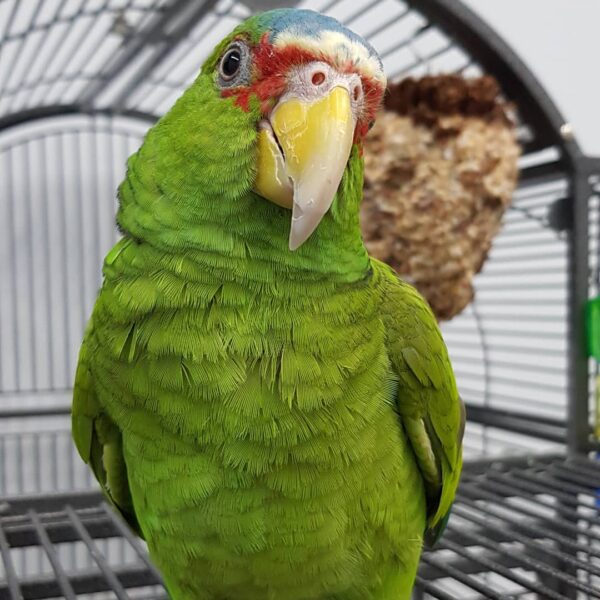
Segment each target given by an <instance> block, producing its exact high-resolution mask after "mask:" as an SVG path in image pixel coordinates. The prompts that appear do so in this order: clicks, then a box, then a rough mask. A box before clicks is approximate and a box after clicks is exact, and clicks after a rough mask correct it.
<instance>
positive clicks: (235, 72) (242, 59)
mask: <svg viewBox="0 0 600 600" xmlns="http://www.w3.org/2000/svg"><path fill="white" fill-rule="evenodd" d="M250 58H251V56H250V50H249V48H248V46H246V44H244V43H243V42H241V41H239V40H237V41H235V42H233V43H231V44H230V45H229V47H228V48H227V50H225V53H224V54H223V56H222V57H221V60H220V61H219V69H218V80H217V82H218V84H219V86H220V87H222V88H229V87H237V86H240V85H247V84H248V83H250Z"/></svg>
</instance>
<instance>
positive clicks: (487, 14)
mask: <svg viewBox="0 0 600 600" xmlns="http://www.w3.org/2000/svg"><path fill="white" fill-rule="evenodd" d="M463 1H464V2H465V4H467V5H469V6H470V7H471V8H472V9H474V10H476V11H477V12H478V13H479V14H480V15H481V16H482V17H483V18H484V19H485V20H486V21H487V22H488V23H489V24H490V25H492V26H493V27H494V28H495V29H496V30H497V31H498V32H499V33H500V34H501V35H502V36H503V37H504V38H505V40H506V41H507V42H508V43H509V44H511V46H512V47H513V48H514V49H515V50H516V51H517V53H518V54H519V55H520V56H521V58H522V59H523V60H524V61H525V62H526V63H527V64H528V66H529V67H530V68H531V69H532V70H533V72H534V73H535V74H536V76H537V77H538V78H539V79H540V81H541V83H542V84H543V85H544V87H545V88H546V90H547V91H548V92H549V94H550V96H551V97H552V98H553V99H554V101H555V102H556V104H557V105H558V107H559V109H560V110H561V111H562V113H563V115H564V116H565V118H566V119H567V120H568V121H570V122H571V123H572V124H573V127H574V128H575V134H576V135H577V138H578V139H579V143H580V144H581V145H582V147H583V149H584V150H585V151H586V152H587V153H588V154H592V155H598V156H600V65H599V62H600V0H463Z"/></svg>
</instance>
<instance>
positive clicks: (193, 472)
mask: <svg viewBox="0 0 600 600" xmlns="http://www.w3.org/2000/svg"><path fill="white" fill-rule="evenodd" d="M385 86H386V78H385V75H384V71H383V66H382V62H381V59H380V58H379V56H378V54H377V52H376V51H375V50H374V49H373V47H372V46H371V45H370V44H369V43H367V42H366V41H365V40H364V39H363V38H361V37H360V36H359V35H357V34H355V33H354V32H352V31H350V30H349V29H347V28H346V27H344V26H343V25H341V24H340V23H339V22H338V21H337V20H335V19H333V18H332V17H329V16H325V15H322V14H320V13H317V12H313V11H310V10H304V9H276V10H272V11H268V12H264V13H259V14H255V15H252V16H251V17H250V18H248V19H247V20H245V21H244V22H242V23H241V24H239V25H238V26H237V27H236V28H235V29H234V30H233V31H232V32H231V33H230V34H229V35H228V36H227V37H226V38H225V39H223V40H222V42H220V43H219V44H218V45H217V46H216V48H215V49H214V50H213V51H212V52H211V54H210V56H208V58H207V59H206V60H205V62H204V63H203V65H202V67H201V69H200V72H199V75H198V76H197V78H196V79H195V80H194V81H193V83H192V84H191V85H190V86H189V88H187V89H186V90H185V91H184V92H183V94H182V95H181V96H180V97H179V99H177V100H176V102H175V103H174V105H173V106H172V108H171V109H170V110H169V111H168V112H167V113H166V114H165V115H164V116H162V117H161V118H160V119H159V120H158V121H157V123H156V124H154V125H153V126H152V127H151V128H150V129H149V131H148V132H147V134H146V136H145V138H144V140H143V142H142V144H141V146H140V148H139V149H138V151H137V152H135V153H134V154H133V155H132V156H130V157H129V159H128V161H127V172H126V175H125V177H124V180H123V181H122V183H121V184H120V186H119V189H118V200H119V206H118V210H117V216H116V220H117V225H118V229H119V231H120V234H121V237H120V239H119V241H118V242H117V243H116V245H115V246H114V247H113V248H112V249H111V250H110V251H109V253H108V254H107V255H106V257H105V259H104V262H103V282H102V286H101V288H100V290H99V292H98V297H97V299H96V303H95V305H94V308H93V311H92V314H91V317H90V319H89V322H88V325H87V327H86V330H85V333H84V338H83V343H82V346H81V349H80V353H79V360H78V365H77V369H76V372H75V380H74V386H73V389H74V391H73V405H72V433H73V438H74V442H75V445H76V448H77V450H78V452H79V454H80V455H81V457H82V459H83V461H85V462H86V463H87V464H88V465H89V466H90V468H91V470H92V471H93V473H94V475H95V477H96V479H97V480H98V483H99V485H100V487H101V489H102V491H103V492H104V494H105V496H106V498H107V499H108V501H109V503H110V504H111V505H112V507H114V509H115V510H116V511H117V512H118V513H119V514H120V515H121V516H122V517H123V519H124V520H125V521H126V522H127V523H128V524H129V526H130V527H131V529H132V530H133V531H134V532H136V533H137V534H138V535H139V536H140V537H141V538H143V539H144V540H145V542H146V544H147V548H148V551H149V554H150V557H151V559H152V560H153V562H154V563H155V564H156V565H157V568H158V569H159V571H160V573H161V575H162V577H163V579H164V582H165V585H166V588H167V590H168V593H169V595H170V597H171V598H172V599H173V600H192V599H193V600H404V599H408V598H409V597H410V595H411V590H412V588H413V586H414V583H415V579H416V574H417V568H418V564H419V561H420V556H421V553H422V551H423V548H424V546H425V545H427V544H428V543H433V542H434V541H435V540H436V539H437V538H439V536H440V535H441V533H442V531H443V530H444V527H445V525H446V522H447V519H448V515H449V512H450V510H451V506H452V504H453V501H454V497H455V493H456V489H457V486H458V482H459V478H460V472H461V467H462V451H461V446H462V435H463V428H464V409H463V405H462V402H461V399H460V396H459V393H458V391H457V385H456V381H455V378H454V374H453V370H452V366H451V363H450V358H449V354H448V350H447V348H446V346H445V343H444V340H443V338H442V335H441V332H440V330H439V328H438V325H437V322H436V319H435V317H434V316H433V314H432V312H431V310H430V308H429V306H428V305H427V303H426V302H425V300H424V299H423V298H422V297H421V296H420V295H419V294H418V292H417V291H416V290H415V289H414V288H413V287H411V285H409V284H408V283H405V282H403V281H402V280H400V279H399V277H398V276H397V275H396V274H395V272H394V271H393V270H392V269H391V268H390V267H388V266H387V265H385V264H384V263H381V262H378V261H377V260H375V259H372V258H370V257H369V255H368V253H367V251H366V249H365V246H364V244H363V241H362V239H361V233H360V223H359V206H360V201H361V197H362V185H363V159H362V141H363V139H364V136H365V135H366V133H367V132H368V130H369V128H370V126H371V125H372V123H373V121H374V118H375V114H376V112H377V110H378V107H379V106H380V103H381V100H382V96H383V94H384V91H385Z"/></svg>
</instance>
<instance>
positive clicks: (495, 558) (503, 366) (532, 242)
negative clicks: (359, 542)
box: [0, 0, 600, 600]
mask: <svg viewBox="0 0 600 600" xmlns="http://www.w3.org/2000/svg"><path fill="white" fill-rule="evenodd" d="M273 4H275V3H273ZM298 6H301V7H304V8H313V9H315V10H319V11H321V12H324V13H327V14H330V15H332V16H334V17H336V18H337V19H338V20H340V21H341V22H342V23H344V24H345V25H347V26H348V27H350V28H351V29H353V30H354V31H356V32H357V33H359V34H360V35H362V36H363V37H365V38H366V39H368V40H369V41H370V42H371V43H372V44H373V46H374V47H375V48H376V49H377V50H378V51H379V53H380V55H381V57H382V60H383V63H384V67H385V70H386V72H387V74H388V76H389V77H390V79H391V80H399V79H402V78H404V77H407V76H422V75H425V74H438V73H448V72H456V73H460V74H463V75H465V76H471V75H480V74H482V73H491V74H492V75H494V76H495V77H496V78H497V79H498V81H499V82H500V85H501V86H502V88H503V90H504V93H505V94H506V96H507V98H508V99H509V100H511V101H514V102H515V103H516V106H517V108H518V116H519V126H518V131H519V140H520V142H521V144H522V145H523V148H524V154H523V157H522V159H521V161H520V169H521V175H520V184H519V188H518V190H517V192H516V194H515V197H514V202H513V204H512V206H511V208H510V209H509V211H508V213H507V215H506V217H505V220H504V227H503V229H502V232H501V234H500V235H499V236H498V237H497V238H496V240H495V242H494V245H493V247H492V250H491V252H490V256H489V259H488V261H487V262H486V264H485V268H484V270H483V272H482V273H481V274H479V275H478V276H477V277H476V279H475V288H476V297H475V299H474V301H473V302H472V304H471V305H470V306H469V307H468V308H467V309H466V310H465V311H464V313H463V314H461V315H460V316H458V317H456V318H454V319H453V320H452V321H450V322H449V323H446V324H444V325H443V332H444V336H445V339H446V341H447V344H448V347H449V350H450V354H451V358H452V361H453V365H454V367H455V371H456V375H457V380H458V384H459V389H460V393H461V395H462V397H463V398H464V400H465V402H466V404H467V408H468V417H469V421H468V424H467V431H466V436H465V458H466V459H467V460H468V461H469V464H468V465H467V466H466V468H465V475H464V478H463V483H462V486H461V489H460V494H459V500H458V502H457V505H456V509H455V511H454V514H453V517H452V519H451V521H450V525H449V530H448V534H447V535H446V536H445V537H444V539H443V541H442V543H441V545H440V546H439V549H437V550H435V551H433V552H430V553H427V554H426V555H425V556H424V559H423V564H422V566H421V570H420V574H419V579H418V591H417V592H416V594H417V595H416V597H418V598H430V597H431V598H442V599H447V598H461V599H465V600H469V599H471V598H472V599H475V598H515V599H516V598H526V599H529V598H540V599H546V598H596V597H600V593H599V592H598V589H599V587H600V580H599V579H598V576H599V574H600V562H599V560H600V517H599V516H598V513H597V504H598V492H597V489H598V488H600V469H599V468H598V465H597V464H596V462H595V460H590V459H588V458H586V453H587V452H589V451H590V450H592V449H593V446H592V445H590V435H589V434H590V415H591V414H592V408H593V402H594V400H593V399H594V385H595V383H594V381H595V380H594V377H593V375H594V374H595V372H596V368H597V366H596V365H595V364H592V363H589V362H588V360H587V358H586V356H585V352H584V322H583V310H582V309H583V305H584V303H585V301H586V300H587V299H588V297H589V296H593V295H595V294H597V293H598V276H597V271H598V264H599V263H598V253H599V251H600V250H599V246H598V234H599V227H598V219H599V195H600V160H598V159H592V158H588V157H585V156H583V155H582V153H581V151H580V149H579V147H578V145H577V143H576V141H575V140H574V138H573V135H572V132H571V130H570V128H569V126H568V124H566V123H564V121H563V119H562V118H561V116H560V114H559V113H558V111H557V110H556V108H555V107H554V105H553V104H552V102H551V100H550V99H549V98H548V97H547V95H546V94H545V93H544V91H543V90H542V88H541V87H540V86H539V84H538V83H537V81H536V80H535V79H534V78H533V77H532V76H531V74H530V73H529V72H528V71H527V69H526V68H525V67H524V66H523V65H522V63H521V62H520V61H519V59H518V57H516V56H515V54H514V53H513V52H512V51H511V50H510V48H508V47H507V46H506V44H504V43H503V42H502V40H501V39H499V38H498V36H497V35H496V34H495V33H494V32H493V31H492V30H491V29H490V28H489V27H488V26H487V25H485V24H484V23H482V22H481V20H479V19H478V18H477V17H476V16H474V15H473V14H472V13H471V12H470V11H469V10H467V9H466V8H465V7H463V6H462V5H461V3H460V2H457V1H456V0H419V1H416V0H415V1H414V2H413V1H408V0H404V1H403V0H329V1H323V0H307V1H305V2H301V3H300V4H299V5H298ZM267 7H270V4H269V2H268V0H249V1H248V2H247V3H246V4H242V3H238V2H235V1H232V0H219V1H216V0H203V1H190V0H28V1H27V2H18V1H17V0H0V54H1V57H2V60H0V172H1V176H0V190H1V191H0V194H1V197H2V202H0V228H1V229H0V231H1V235H0V282H1V285H0V497H4V498H6V501H5V502H4V503H3V504H1V505H0V556H1V557H2V565H3V566H0V599H1V598H20V597H23V598H50V597H58V596H59V597H65V598H72V597H75V596H76V595H77V596H80V595H82V596H83V597H90V598H92V597H94V598H104V597H110V598H113V597H115V596H116V597H117V598H128V597H130V598H163V597H166V595H165V592H164V590H163V589H162V588H161V587H160V579H159V576H158V574H157V573H156V571H155V570H154V569H153V567H152V566H151V565H150V563H149V562H148V559H147V557H146V554H145V551H144V549H143V547H142V546H141V545H140V542H139V541H137V540H136V539H135V538H134V537H133V536H132V535H131V534H130V533H129V531H128V530H127V529H126V528H125V527H124V526H123V524H122V523H121V522H120V521H119V520H118V519H117V518H116V517H115V516H114V515H113V514H112V513H111V511H110V510H109V509H108V508H107V507H106V505H105V504H103V502H102V499H101V497H100V496H99V494H98V492H97V491H96V490H97V488H96V484H95V482H94V480H93V478H92V477H91V475H90V473H89V471H88V470H87V468H86V467H85V466H84V465H83V464H82V463H81V461H80V460H79V458H78V457H77V456H76V453H75V451H74V448H73V446H72V443H71V437H70V431H69V405H70V397H71V386H72V379H73V372H74V367H75V363H76V358H77V352H78V348H79V344H80V341H81V339H82V336H83V330H84V327H85V323H86V320H87V318H88V315H89V314H90V312H91V309H92V306H93V302H94V299H95V296H96V293H97V290H98V287H99V285H100V267H101V264H102V258H103V256H104V255H105V254H106V252H107V251H108V250H109V249H110V247H111V246H112V245H113V244H114V242H115V241H116V239H117V233H116V231H115V227H114V214H115V210H116V200H115V190H116V188H117V185H118V183H119V182H120V181H121V180H122V178H123V176H124V172H125V163H126V159H127V157H128V156H129V155H130V154H132V153H133V152H134V151H135V150H136V149H137V148H138V147H139V145H140V143H141V141H142V139H143V136H144V134H145V131H146V130H147V129H148V127H149V126H150V125H151V124H152V123H154V122H155V120H156V119H157V118H158V117H159V116H160V115H161V114H163V113H164V112H165V111H166V110H167V109H168V108H169V107H170V106H171V105H172V104H173V102H174V101H175V99H176V98H177V97H178V96H179V95H180V94H181V92H182V91H183V90H184V89H185V88H186V87H187V86H188V85H189V84H190V83H191V82H192V81H193V80H194V78H195V76H196V75H197V73H198V71H199V68H200V66H201V64H202V62H203V61H204V59H205V58H206V57H207V55H208V53H209V52H210V51H211V50H212V48H213V47H214V46H215V44H216V43H217V42H218V41H219V40H220V39H221V38H222V37H223V36H224V35H225V34H227V33H228V32H229V31H230V30H231V29H232V28H233V27H234V26H235V25H236V24H238V23H239V22H240V21H241V20H243V19H244V18H246V17H247V16H249V15H250V14H251V13H252V11H253V10H255V9H257V8H267ZM567 450H568V451H569V455H568V457H566V456H565V452H566V451H567ZM524 456H528V458H523V457H524ZM98 594H100V595H98Z"/></svg>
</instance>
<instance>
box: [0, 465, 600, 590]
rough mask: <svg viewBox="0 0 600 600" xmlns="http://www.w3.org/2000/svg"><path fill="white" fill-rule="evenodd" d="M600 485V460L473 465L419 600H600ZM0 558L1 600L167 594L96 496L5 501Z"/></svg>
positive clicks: (0, 514)
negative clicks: (594, 599)
mask: <svg viewBox="0 0 600 600" xmlns="http://www.w3.org/2000/svg"><path fill="white" fill-rule="evenodd" d="M599 489H600V461H596V460H588V459H586V458H569V459H567V458H564V457H536V458H533V457H532V458H528V459H519V460H514V461H497V462H492V463H490V462H480V463H476V464H475V463H474V464H470V465H467V466H466V468H465V473H464V477H463V481H462V484H461V489H460V493H459V497H458V501H457V502H456V504H455V507H454V511H453V516H452V519H451V520H450V524H449V526H448V530H447V532H446V534H445V536H444V538H443V539H442V541H441V542H440V543H439V544H438V547H437V548H436V549H435V550H434V551H429V552H426V553H425V554H424V556H423V560H422V564H421V569H420V571H419V576H418V589H417V590H416V592H415V597H416V598H439V599H442V600H450V599H454V600H457V599H460V600H475V599H480V598H495V599H517V598H526V599H534V598H537V599H540V600H542V599H543V600H546V599H553V600H554V599H556V600H561V599H565V598H569V599H570V598H577V599H578V598H600V514H599V512H598V511H599V501H598V498H599V491H598V490H599ZM111 544H113V545H111ZM114 544H116V545H117V546H115V545H114ZM0 554H1V556H2V563H3V565H0V569H1V568H3V571H2V572H0V577H1V579H0V599H5V598H9V599H20V598H23V599H42V598H55V597H62V598H67V599H71V598H76V597H82V596H85V597H88V598H98V599H99V598H115V597H116V598H119V599H127V598H136V599H140V598H144V599H147V600H150V599H153V600H158V599H164V598H166V597H167V596H166V593H165V591H164V589H163V588H162V587H161V586H160V576H159V574H158V572H157V571H156V570H155V569H154V567H153V566H152V564H151V563H150V562H149V560H148V558H147V555H146V552H145V550H144V548H143V546H142V544H141V543H140V541H139V540H138V539H137V538H136V537H135V536H134V535H133V534H132V533H131V532H130V531H129V530H128V528H127V527H126V526H125V525H124V524H123V523H122V522H121V521H120V519H118V518H117V517H115V515H114V514H113V513H112V511H111V510H110V508H109V507H108V506H107V505H106V504H105V503H104V502H103V501H102V499H101V497H100V496H99V495H98V494H97V493H96V492H87V493H79V494H57V495H54V496H32V497H20V498H14V499H11V500H8V501H5V502H3V503H2V504H0ZM77 558H79V560H75V559H77ZM81 559H83V560H81ZM32 566H33V570H32Z"/></svg>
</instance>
